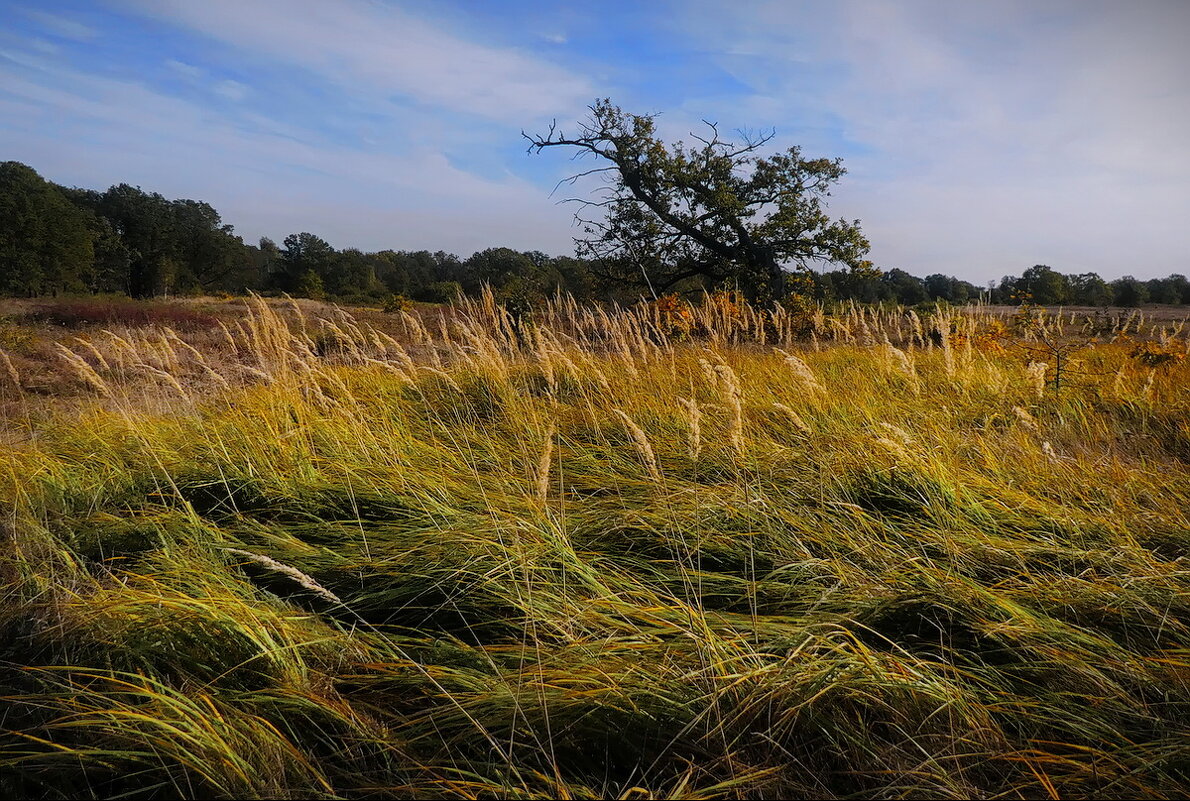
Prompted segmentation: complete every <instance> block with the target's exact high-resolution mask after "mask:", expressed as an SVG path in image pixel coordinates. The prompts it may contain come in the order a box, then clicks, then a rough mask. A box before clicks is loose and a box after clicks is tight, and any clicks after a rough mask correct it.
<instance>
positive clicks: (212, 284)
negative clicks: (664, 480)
mask: <svg viewBox="0 0 1190 801" xmlns="http://www.w3.org/2000/svg"><path fill="white" fill-rule="evenodd" d="M615 258H616V257H615V256H614V255H608V254H598V253H584V256H583V257H581V258H580V257H574V256H550V255H547V254H545V253H541V252H539V251H517V250H513V249H510V248H502V247H497V248H488V249H486V250H482V251H479V252H477V253H474V254H472V255H471V256H470V257H468V258H465V259H463V258H460V257H459V256H456V255H454V254H451V253H446V252H443V251H438V252H436V253H431V252H429V251H424V250H423V251H404V250H381V251H376V252H370V253H369V252H364V251H362V250H359V249H356V248H345V249H342V250H337V249H335V248H334V247H332V246H331V245H330V244H329V243H328V242H326V241H325V240H324V239H322V238H321V237H319V236H317V235H315V234H312V233H309V232H301V233H294V234H290V235H289V236H286V237H285V238H284V239H283V240H282V241H281V244H279V245H278V244H277V243H276V242H274V241H273V240H271V239H268V238H262V239H261V240H260V241H259V242H257V243H256V244H249V243H245V242H244V241H243V239H242V238H241V237H240V236H238V235H237V234H236V233H235V231H234V228H233V227H232V226H231V225H228V224H226V223H224V222H223V220H222V218H221V217H220V215H219V213H218V211H216V210H215V209H214V208H213V207H212V206H211V205H210V204H208V203H205V202H202V201H197V200H188V199H176V200H169V199H167V198H165V197H164V196H162V195H161V194H159V193H156V192H146V191H144V190H142V189H141V188H139V187H134V186H130V185H128V184H118V185H115V186H112V187H110V188H108V189H107V190H106V191H103V192H99V191H95V190H89V189H78V188H70V187H65V186H60V185H58V184H55V183H53V182H50V181H47V180H45V179H44V178H42V177H41V176H40V175H38V173H37V172H36V171H35V170H34V169H32V168H31V167H29V166H27V165H24V164H21V163H19V162H14V161H9V162H4V163H0V294H3V295H7V296H18V297H35V296H46V295H62V294H84V293H116V294H125V295H128V296H131V297H136V298H143V297H153V296H162V295H198V294H214V293H232V294H240V293H245V292H248V291H255V292H266V293H267V292H288V293H290V294H292V295H295V296H299V297H313V298H323V297H328V298H333V299H336V300H340V301H343V302H348V303H382V302H384V301H385V300H386V299H388V298H390V297H393V296H401V297H406V298H410V299H413V300H419V301H428V302H446V301H449V300H451V299H452V298H453V297H455V296H457V295H459V294H463V293H475V292H477V291H478V290H479V289H480V287H482V286H484V285H485V284H486V285H489V286H491V287H493V288H494V289H495V290H496V292H497V293H499V294H500V295H502V296H503V297H505V298H508V299H528V298H532V297H542V296H549V295H553V294H554V293H556V292H565V293H570V294H572V295H574V296H575V297H576V298H579V299H583V300H621V301H627V300H634V299H635V298H637V297H639V296H640V295H641V294H642V291H643V292H644V294H646V295H647V294H648V290H647V289H645V288H643V287H641V286H638V285H634V284H632V283H630V282H628V281H626V280H624V277H623V276H622V275H621V273H623V272H624V268H625V265H624V264H617V263H616V261H615ZM775 280H778V281H780V282H782V283H783V285H782V286H781V287H779V292H778V293H777V294H789V293H798V294H802V295H807V296H810V297H813V298H816V299H819V300H823V301H826V302H831V301H845V300H856V301H859V302H864V303H879V302H896V303H902V304H906V305H916V304H918V303H927V302H934V301H946V302H949V303H958V304H961V303H967V302H972V301H975V300H977V299H983V300H986V301H988V302H992V303H1010V304H1012V303H1020V302H1022V301H1026V300H1028V301H1032V302H1034V303H1039V304H1044V305H1057V304H1067V305H1089V306H1106V305H1121V306H1137V305H1141V304H1144V303H1162V304H1190V281H1187V279H1186V277H1185V276H1182V275H1172V276H1169V277H1168V278H1155V279H1152V280H1140V279H1136V278H1132V277H1125V278H1120V279H1117V280H1115V281H1106V280H1104V279H1103V278H1101V277H1099V276H1098V275H1096V274H1095V273H1082V274H1072V275H1066V274H1062V273H1059V272H1057V271H1056V270H1053V269H1051V268H1050V267H1048V266H1045V265H1035V266H1033V267H1030V268H1029V269H1028V270H1025V271H1024V273H1023V274H1022V275H1020V276H1007V277H1005V278H1003V279H1002V280H1001V281H999V282H998V283H997V282H993V283H991V284H989V285H988V286H986V287H979V286H976V285H974V284H972V283H970V282H968V281H963V280H961V279H958V278H954V277H952V276H946V275H942V274H935V275H929V276H926V277H925V278H918V277H916V276H913V275H911V274H909V273H907V272H905V271H904V270H899V269H892V270H887V271H884V272H877V271H875V270H855V269H839V270H830V271H798V272H793V273H784V274H783V275H780V276H778V277H777V278H776V279H775ZM723 283H724V282H722V281H719V282H716V280H715V276H714V275H713V274H706V273H703V274H699V273H697V272H695V273H692V274H691V275H690V276H689V277H686V278H684V279H682V280H679V281H676V282H673V283H672V284H671V285H669V286H667V287H665V289H666V290H667V291H674V292H678V293H691V294H693V293H698V292H701V291H703V290H706V289H713V288H718V287H719V286H720V285H723Z"/></svg>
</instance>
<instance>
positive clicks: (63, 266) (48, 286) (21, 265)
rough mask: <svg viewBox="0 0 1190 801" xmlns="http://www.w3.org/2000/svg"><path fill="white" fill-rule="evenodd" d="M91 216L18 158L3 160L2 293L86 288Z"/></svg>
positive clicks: (0, 173) (0, 174)
mask: <svg viewBox="0 0 1190 801" xmlns="http://www.w3.org/2000/svg"><path fill="white" fill-rule="evenodd" d="M90 222H91V220H90V215H89V214H88V212H87V211H86V210H84V209H80V208H79V207H78V206H75V205H74V204H73V203H71V202H70V200H69V199H68V198H67V197H66V195H65V194H63V192H62V191H60V189H59V187H57V186H56V185H54V184H52V183H50V182H49V181H46V180H45V179H44V178H42V177H41V176H40V175H38V174H37V172H36V171H35V170H33V169H32V168H31V167H28V166H26V165H24V164H21V163H19V162H16V161H6V162H3V163H0V292H4V293H5V294H10V295H41V294H51V293H58V292H72V291H80V290H84V289H86V282H85V278H86V276H87V275H88V274H89V273H90V270H91V267H92V263H93V261H94V257H95V252H94V245H93V236H92V231H91V227H90Z"/></svg>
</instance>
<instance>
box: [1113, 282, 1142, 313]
mask: <svg viewBox="0 0 1190 801" xmlns="http://www.w3.org/2000/svg"><path fill="white" fill-rule="evenodd" d="M1111 289H1112V295H1113V296H1114V300H1115V303H1116V305H1117V306H1140V305H1141V304H1143V303H1146V302H1148V300H1149V288H1148V287H1147V286H1145V283H1144V281H1138V280H1137V279H1135V278H1133V277H1132V276H1131V275H1126V276H1124V277H1123V278H1117V279H1116V280H1115V281H1112V282H1111Z"/></svg>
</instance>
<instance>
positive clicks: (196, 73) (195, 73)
mask: <svg viewBox="0 0 1190 801" xmlns="http://www.w3.org/2000/svg"><path fill="white" fill-rule="evenodd" d="M165 66H167V67H169V68H170V69H171V70H173V71H174V72H176V73H178V74H179V75H181V76H183V77H185V78H189V79H191V80H197V79H198V78H202V77H203V76H205V75H206V74H207V71H206V70H204V69H203V68H202V67H196V66H194V65H193V64H187V63H186V62H185V61H178V60H177V59H176V58H168V59H166V60H165Z"/></svg>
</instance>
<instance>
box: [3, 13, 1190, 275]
mask: <svg viewBox="0 0 1190 801" xmlns="http://www.w3.org/2000/svg"><path fill="white" fill-rule="evenodd" d="M1188 32H1190V2H1187V1H1186V0H1171V1H1170V2H1164V1H1163V0H1138V1H1137V2H1129V3H1125V2H1100V1H1099V0H1034V1H1033V2H1014V1H1012V0H1001V1H999V2H990V1H989V2H982V3H977V2H954V1H953V0H941V1H939V2H913V1H912V0H908V1H903V2H895V3H894V2H868V1H866V0H865V1H861V0H836V1H835V2H826V0H821V1H819V2H796V1H793V0H785V1H774V2H749V1H748V0H731V2H723V1H721V0H675V1H674V2H662V1H661V0H654V1H653V2H647V3H642V2H614V1H609V0H604V2H600V3H582V4H579V3H561V2H556V3H548V4H542V3H529V2H518V1H513V2H496V0H487V1H486V2H485V1H484V0H436V2H434V3H424V2H423V3H401V2H387V1H384V2H382V1H381V0H202V2H195V0H91V2H82V1H81V0H0V160H15V161H21V162H24V163H26V164H28V165H30V166H32V167H33V168H34V169H36V170H37V171H38V172H40V173H41V174H42V175H43V176H45V177H46V178H48V179H50V180H53V181H56V182H58V183H61V184H65V185H68V186H82V187H88V188H97V189H104V188H106V187H107V186H109V185H111V184H115V183H121V182H126V183H130V184H133V185H139V186H141V187H142V188H144V189H145V190H146V191H156V192H160V193H162V194H164V195H165V196H167V197H170V198H175V197H185V198H193V199H197V200H204V201H206V202H208V203H211V204H212V205H213V206H214V207H215V208H216V209H218V210H219V212H220V213H221V214H222V215H223V219H224V221H225V222H228V223H231V224H233V225H234V226H235V230H236V232H237V233H238V234H240V235H242V236H243V237H244V238H245V241H248V242H255V241H256V240H257V239H258V238H259V237H261V236H268V237H271V238H273V239H275V240H277V241H280V240H281V239H282V238H284V237H285V236H286V235H287V234H289V233H293V232H298V231H311V232H313V233H316V234H318V235H319V236H322V237H323V238H324V239H326V240H328V241H329V242H330V243H331V244H333V245H335V246H336V247H339V248H343V247H359V248H362V249H364V250H379V249H384V248H393V249H398V250H421V249H426V250H432V251H436V250H446V251H450V252H454V253H457V254H459V255H461V256H464V257H466V256H467V255H470V253H472V252H474V251H476V250H481V249H483V248H487V247H498V246H505V247H512V248H516V249H519V250H542V251H545V252H547V253H551V254H568V253H572V252H573V244H572V242H573V238H574V237H575V236H576V235H578V234H579V233H580V232H579V231H578V229H577V228H576V227H575V226H574V225H573V221H572V213H573V208H572V207H569V206H567V205H565V204H559V203H558V201H559V200H560V199H561V198H563V197H566V196H568V194H573V193H576V192H577V193H579V194H584V195H585V193H587V192H590V191H592V190H594V189H595V188H596V187H597V186H598V183H597V182H588V183H580V184H579V185H578V186H576V187H575V188H574V189H573V190H567V189H562V190H558V191H557V192H555V191H554V189H555V186H556V184H557V182H558V181H559V180H560V179H562V178H565V177H566V176H568V175H570V174H572V173H573V172H575V171H576V165H575V164H574V163H573V162H571V161H570V160H569V159H568V157H567V156H566V154H564V153H563V152H561V151H560V150H558V149H553V150H547V151H545V152H544V153H541V154H529V153H527V152H526V144H527V143H526V142H525V140H524V139H522V137H521V132H522V131H528V132H530V133H539V132H544V131H545V130H546V129H547V128H548V126H549V124H550V122H551V121H552V120H557V121H558V123H559V125H560V126H562V128H563V129H564V130H566V129H571V130H572V129H573V128H574V124H575V122H576V121H578V120H581V119H582V118H583V117H584V116H585V114H586V110H587V109H586V107H587V106H588V105H589V104H590V103H592V102H593V101H594V100H595V99H596V98H599V97H609V98H611V99H612V101H613V102H615V103H616V104H618V105H619V106H621V107H622V108H624V109H625V110H626V111H630V112H633V113H640V114H644V113H649V114H653V113H656V114H659V115H660V116H659V117H658V126H659V130H660V132H661V134H662V135H663V136H664V137H665V138H667V139H683V138H684V139H686V140H687V141H690V133H691V132H695V133H697V132H699V131H700V129H701V128H702V120H710V121H713V122H716V123H718V125H719V128H720V131H721V132H725V133H726V132H731V131H735V130H751V131H756V130H769V129H771V130H773V131H774V132H775V137H774V138H773V140H772V142H771V143H770V144H771V147H772V149H773V151H774V152H776V151H778V150H783V149H785V148H788V147H791V146H794V145H797V146H800V147H801V148H802V151H803V154H804V155H806V156H808V157H819V156H826V157H831V158H834V157H839V158H842V159H843V162H844V165H845V166H846V168H847V170H848V173H847V175H845V176H844V178H843V179H842V181H841V182H840V184H839V185H838V186H837V187H836V190H835V191H834V192H833V194H832V197H831V199H830V207H829V211H830V213H831V214H832V215H833V216H836V217H843V218H846V219H848V220H852V219H859V220H861V221H862V225H863V230H864V232H865V233H866V234H867V236H868V238H869V239H870V240H871V242H872V252H871V257H872V258H873V260H874V261H875V262H876V264H877V266H879V267H882V268H885V269H890V268H894V267H895V268H900V269H904V270H907V271H909V272H911V273H913V274H916V275H921V276H924V275H927V274H930V273H935V272H942V273H946V274H948V275H956V276H959V277H961V278H965V279H967V280H970V281H973V282H976V283H980V284H983V283H986V282H987V281H990V280H996V279H999V278H1000V277H1002V276H1004V275H1013V274H1015V275H1019V274H1020V273H1021V272H1023V271H1024V270H1025V269H1027V268H1028V267H1029V266H1031V265H1033V264H1048V265H1050V266H1051V267H1053V268H1054V269H1057V270H1060V271H1062V272H1067V273H1081V272H1088V271H1094V272H1098V273H1100V274H1101V275H1102V276H1104V277H1105V278H1116V277H1119V276H1122V275H1126V274H1130V275H1135V276H1137V277H1141V278H1151V277H1156V276H1164V275H1168V274H1170V273H1175V272H1179V273H1190V48H1186V47H1185V46H1184V45H1183V40H1184V38H1185V36H1186V34H1187V33H1188ZM580 166H581V165H580Z"/></svg>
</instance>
